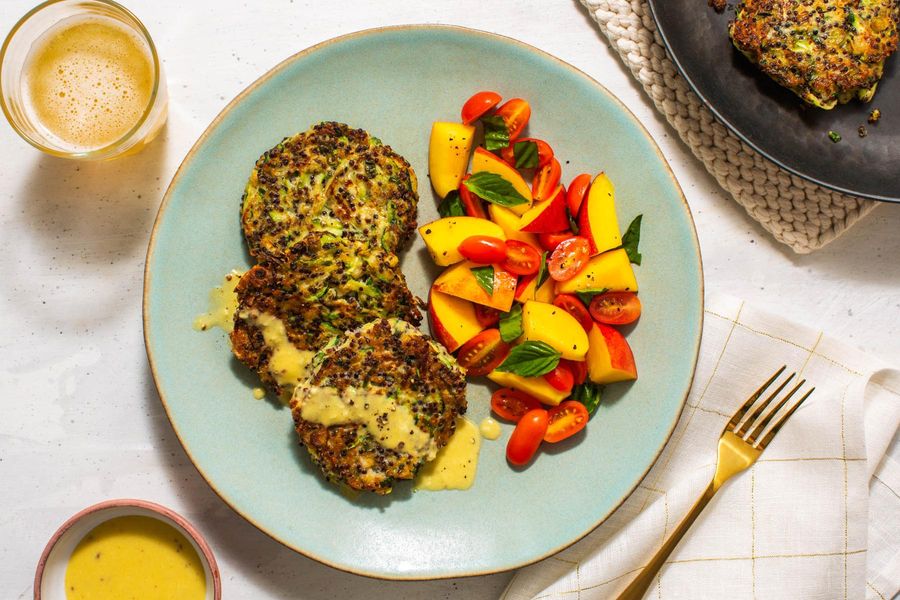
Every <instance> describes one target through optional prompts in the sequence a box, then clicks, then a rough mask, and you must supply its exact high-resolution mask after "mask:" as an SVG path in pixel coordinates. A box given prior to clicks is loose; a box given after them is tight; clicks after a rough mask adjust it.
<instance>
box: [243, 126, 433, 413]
mask: <svg viewBox="0 0 900 600" xmlns="http://www.w3.org/2000/svg"><path fill="white" fill-rule="evenodd" d="M417 199H418V198H417V194H416V177H415V174H414V173H413V170H412V168H411V167H410V165H409V163H408V162H406V160H404V159H403V158H402V157H401V156H399V155H397V154H396V153H394V152H393V151H392V150H391V149H390V147H388V146H385V145H383V144H382V143H381V142H380V141H379V140H378V139H376V138H373V137H371V136H370V135H369V134H368V133H366V132H365V131H362V130H360V129H352V128H350V127H348V126H346V125H343V124H340V123H320V124H318V125H316V126H315V127H313V128H312V129H310V130H309V131H306V132H303V133H300V134H297V135H295V136H294V137H291V138H286V139H285V140H284V141H282V142H281V143H280V144H278V145H277V146H275V147H274V148H272V149H271V150H269V151H268V152H266V153H265V154H263V155H262V156H261V157H260V158H259V160H258V161H257V163H256V167H255V168H254V170H253V172H252V173H251V175H250V180H249V182H248V184H247V189H246V192H245V194H244V199H243V205H242V208H241V223H242V226H243V230H244V236H245V238H246V240H247V245H248V248H249V250H250V254H251V255H252V256H253V257H254V258H256V260H257V261H258V263H259V264H258V265H257V266H255V267H253V268H252V269H251V270H249V271H248V272H247V273H246V274H245V275H244V277H243V278H242V279H241V281H240V283H239V284H238V287H237V293H238V299H239V305H238V310H237V313H236V315H235V326H234V331H233V332H232V334H231V342H232V349H233V351H234V354H235V355H236V356H237V357H238V358H239V359H240V360H241V361H242V362H244V363H245V364H247V365H248V366H249V367H250V368H252V369H254V370H256V371H257V372H258V373H259V375H260V377H261V378H262V380H263V381H264V382H265V383H266V384H268V385H269V387H271V388H272V389H273V390H275V391H276V392H277V393H279V394H281V395H282V396H285V395H289V394H290V393H291V391H292V390H291V389H289V386H286V385H285V383H284V382H281V383H279V382H278V381H276V379H275V378H274V377H273V375H272V373H270V372H269V369H268V361H269V358H270V356H271V353H272V348H270V347H268V346H267V345H266V344H265V340H264V338H263V334H262V331H261V330H260V328H259V327H258V325H257V323H256V322H255V320H254V319H252V318H248V317H247V315H248V314H254V311H259V312H264V313H267V314H271V315H273V316H276V317H278V318H279V319H281V321H282V322H283V323H284V326H285V330H286V333H287V337H288V339H289V340H290V341H291V342H292V343H293V344H294V345H295V346H296V347H297V348H298V349H299V350H310V351H316V350H318V349H319V348H321V347H322V345H323V344H324V343H325V342H326V341H327V340H328V339H329V338H331V337H332V336H334V335H336V334H340V333H343V332H344V331H347V330H350V329H355V328H357V327H359V326H360V325H363V324H364V323H367V322H369V321H371V320H373V319H375V318H378V317H398V318H401V319H405V320H406V321H409V322H411V323H415V324H417V323H418V322H419V321H420V320H421V315H420V314H419V311H418V309H417V308H416V299H415V298H414V296H413V295H412V294H411V293H410V291H409V290H408V289H407V287H406V280H405V279H404V277H403V273H402V272H401V271H400V268H399V260H398V259H397V256H396V254H395V252H397V251H398V250H399V249H400V248H402V247H403V246H404V245H406V244H407V243H408V241H409V239H410V237H411V236H412V234H413V232H414V230H415V226H416V204H417Z"/></svg>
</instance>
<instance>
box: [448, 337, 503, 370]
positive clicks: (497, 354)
mask: <svg viewBox="0 0 900 600" xmlns="http://www.w3.org/2000/svg"><path fill="white" fill-rule="evenodd" d="M507 354H509V344H507V343H506V342H504V341H503V340H502V339H500V330H499V329H485V330H484V331H482V332H481V333H479V334H478V335H476V336H475V337H473V338H472V339H471V340H469V341H468V342H466V343H465V344H463V345H462V348H460V349H459V354H458V355H457V357H456V360H457V361H458V362H459V364H460V366H462V367H463V368H465V369H466V374H467V375H470V376H472V377H478V376H480V375H487V374H488V373H490V372H491V371H493V370H494V368H495V367H497V366H499V365H500V363H502V362H503V359H505V358H506V355H507Z"/></svg>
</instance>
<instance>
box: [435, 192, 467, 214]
mask: <svg viewBox="0 0 900 600" xmlns="http://www.w3.org/2000/svg"><path fill="white" fill-rule="evenodd" d="M438 214H439V215H441V216H442V217H464V216H466V209H465V208H464V207H463V203H462V200H460V198H459V192H458V191H456V190H450V192H449V193H448V194H447V195H446V196H444V199H443V200H441V203H440V204H438Z"/></svg>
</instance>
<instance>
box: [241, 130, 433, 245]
mask: <svg viewBox="0 0 900 600" xmlns="http://www.w3.org/2000/svg"><path fill="white" fill-rule="evenodd" d="M417 202H418V195H417V193H416V175H415V173H414V172H413V170H412V167H410V165H409V163H408V162H407V161H406V160H405V159H404V158H403V157H402V156H400V155H398V154H396V153H395V152H394V151H393V150H391V148H390V146H385V145H384V144H382V143H381V141H380V140H378V139H377V138H374V137H372V136H370V135H369V134H368V133H366V132H365V131H363V130H362V129H353V128H351V127H349V126H347V125H344V124H342V123H334V122H325V123H319V124H318V125H316V126H314V127H313V128H311V129H309V130H308V131H304V132H303V133H298V134H297V135H295V136H293V137H290V138H285V139H284V140H283V141H282V142H281V143H279V144H278V145H277V146H275V147H274V148H272V149H271V150H268V151H267V152H265V153H264V154H263V155H262V156H261V157H260V158H259V160H258V161H257V162H256V166H255V167H254V169H253V171H252V173H251V174H250V179H249V181H248V183H247V188H246V190H245V192H244V198H243V202H242V207H241V223H242V226H243V230H244V237H245V238H246V240H247V246H248V248H249V250H250V254H251V255H252V256H253V257H255V258H257V259H258V260H261V261H267V262H273V261H275V262H290V261H291V260H293V257H294V255H295V252H296V251H297V250H298V245H299V244H302V241H303V238H304V237H305V236H306V235H307V234H308V233H310V232H311V231H328V232H331V233H332V234H333V235H336V236H339V237H344V238H346V239H353V240H359V241H363V242H365V243H367V244H368V245H369V246H371V247H372V248H381V249H383V250H385V251H387V252H397V251H398V250H399V249H400V248H402V247H404V246H405V245H406V244H407V243H408V242H409V240H410V239H411V237H412V234H413V232H414V231H415V227H416V206H417Z"/></svg>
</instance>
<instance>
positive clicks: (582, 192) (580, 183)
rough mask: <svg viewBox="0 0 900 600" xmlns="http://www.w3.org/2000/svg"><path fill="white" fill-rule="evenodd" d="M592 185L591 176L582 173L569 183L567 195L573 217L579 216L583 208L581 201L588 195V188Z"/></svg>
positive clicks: (567, 202)
mask: <svg viewBox="0 0 900 600" xmlns="http://www.w3.org/2000/svg"><path fill="white" fill-rule="evenodd" d="M590 187H591V176H590V175H588V174H587V173H582V174H581V175H578V176H577V177H575V179H573V180H572V183H570V184H569V191H568V193H567V195H566V204H568V205H569V214H570V215H572V218H574V219H577V218H578V211H579V210H581V203H582V202H584V199H585V197H586V196H587V192H588V189H589V188H590Z"/></svg>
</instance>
